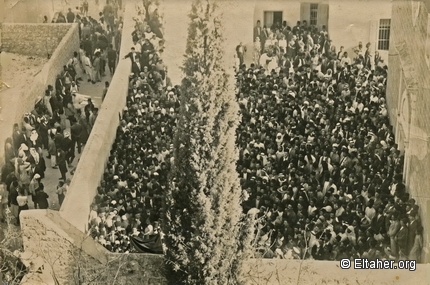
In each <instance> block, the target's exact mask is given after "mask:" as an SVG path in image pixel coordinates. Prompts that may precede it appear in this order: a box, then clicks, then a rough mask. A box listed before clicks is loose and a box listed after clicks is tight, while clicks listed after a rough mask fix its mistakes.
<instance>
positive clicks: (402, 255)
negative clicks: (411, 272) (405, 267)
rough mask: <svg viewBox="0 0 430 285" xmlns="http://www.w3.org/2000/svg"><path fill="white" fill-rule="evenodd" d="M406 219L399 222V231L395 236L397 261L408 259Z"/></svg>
mask: <svg viewBox="0 0 430 285" xmlns="http://www.w3.org/2000/svg"><path fill="white" fill-rule="evenodd" d="M407 225H408V219H407V218H404V219H401V220H400V230H399V231H398V232H397V234H396V243H397V248H398V250H399V259H403V260H404V259H406V258H407V257H408V252H407V250H408V226H407Z"/></svg>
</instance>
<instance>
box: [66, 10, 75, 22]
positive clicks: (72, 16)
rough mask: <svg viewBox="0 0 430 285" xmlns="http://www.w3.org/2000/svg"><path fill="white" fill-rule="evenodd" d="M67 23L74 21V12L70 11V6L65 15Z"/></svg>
mask: <svg viewBox="0 0 430 285" xmlns="http://www.w3.org/2000/svg"><path fill="white" fill-rule="evenodd" d="M66 18H67V23H73V22H75V13H73V12H72V8H69V12H67V15H66Z"/></svg>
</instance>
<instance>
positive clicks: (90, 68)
mask: <svg viewBox="0 0 430 285" xmlns="http://www.w3.org/2000/svg"><path fill="white" fill-rule="evenodd" d="M82 64H83V65H84V70H85V73H86V74H87V75H88V82H94V74H93V65H92V64H91V60H90V58H89V57H88V54H87V53H86V54H85V56H84V59H83V62H82Z"/></svg>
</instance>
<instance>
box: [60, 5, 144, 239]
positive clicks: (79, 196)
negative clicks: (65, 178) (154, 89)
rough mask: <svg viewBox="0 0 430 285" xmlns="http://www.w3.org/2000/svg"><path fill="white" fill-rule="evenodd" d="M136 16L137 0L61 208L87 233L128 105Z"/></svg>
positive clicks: (129, 12)
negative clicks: (90, 217)
mask: <svg viewBox="0 0 430 285" xmlns="http://www.w3.org/2000/svg"><path fill="white" fill-rule="evenodd" d="M136 13H137V12H136V9H135V5H134V1H129V2H128V3H127V5H126V7H125V13H124V26H123V36H122V40H121V50H120V57H119V58H120V59H119V62H118V65H117V67H116V70H115V74H114V76H113V78H112V81H111V83H110V86H109V90H108V93H107V94H106V98H105V100H104V101H103V104H102V106H101V107H100V108H99V115H98V116H97V120H96V122H95V124H94V127H93V129H92V131H91V135H90V137H89V139H88V141H87V143H86V145H85V148H84V151H83V152H82V155H81V158H80V163H79V164H78V166H77V169H76V172H75V175H74V176H73V179H72V182H71V184H70V188H69V191H68V193H67V196H66V198H65V200H64V202H63V204H62V206H61V209H60V214H61V216H62V217H63V218H64V219H66V220H67V221H68V222H70V223H71V224H72V225H74V226H75V227H77V228H78V229H79V230H81V231H83V232H85V231H86V230H87V226H88V217H89V213H90V210H91V209H90V206H91V203H92V202H93V199H94V197H95V196H96V191H97V186H99V183H100V178H101V177H102V174H103V172H104V170H105V165H106V162H107V159H108V158H109V154H110V150H111V147H112V144H113V142H114V140H115V137H116V129H117V126H119V115H120V114H121V113H122V110H123V108H124V107H125V105H126V97H127V92H128V78H129V75H130V72H131V62H130V60H129V59H124V56H125V54H126V53H128V52H129V51H130V48H131V47H132V45H133V41H132V38H131V33H132V31H133V30H134V21H133V17H134V16H135V14H136Z"/></svg>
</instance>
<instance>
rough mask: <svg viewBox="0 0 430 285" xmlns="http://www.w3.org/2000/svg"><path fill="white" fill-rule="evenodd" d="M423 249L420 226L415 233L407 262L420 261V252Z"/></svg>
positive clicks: (421, 228)
mask: <svg viewBox="0 0 430 285" xmlns="http://www.w3.org/2000/svg"><path fill="white" fill-rule="evenodd" d="M422 248H423V227H422V226H421V225H419V226H418V228H417V229H416V231H415V238H414V243H413V246H412V248H411V251H410V252H409V260H416V261H417V263H419V262H420V261H421V251H422Z"/></svg>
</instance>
